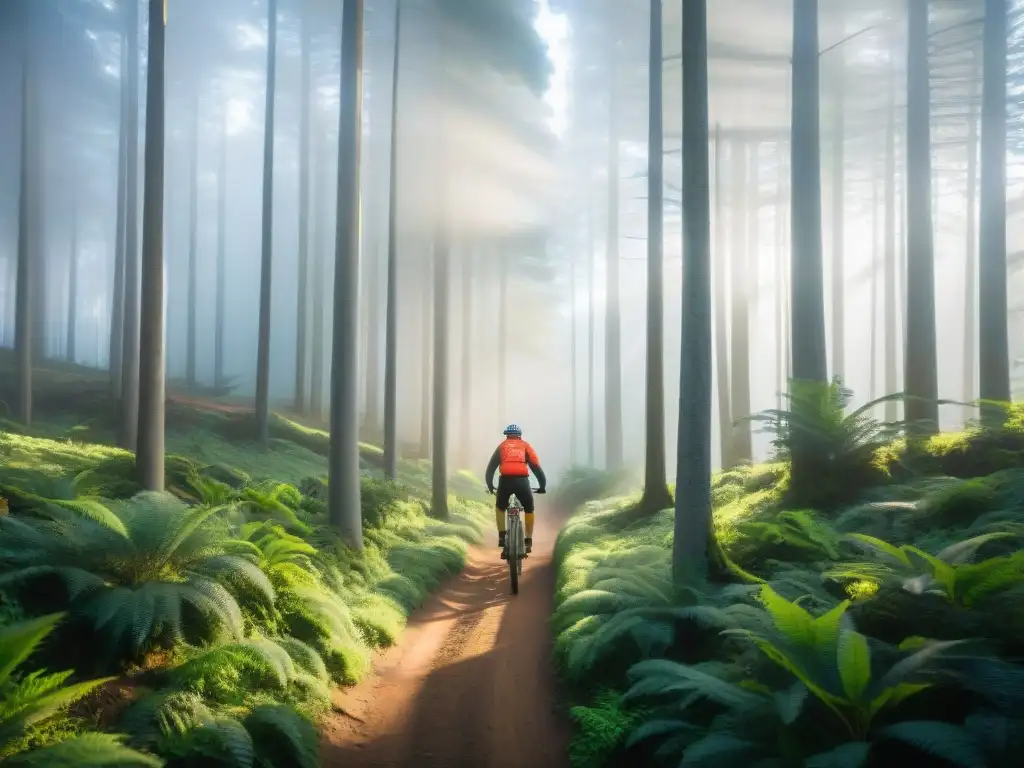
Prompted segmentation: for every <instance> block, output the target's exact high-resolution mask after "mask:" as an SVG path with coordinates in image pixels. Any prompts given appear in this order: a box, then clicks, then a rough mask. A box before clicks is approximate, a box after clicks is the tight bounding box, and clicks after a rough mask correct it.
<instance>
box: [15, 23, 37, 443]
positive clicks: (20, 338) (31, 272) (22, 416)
mask: <svg viewBox="0 0 1024 768" xmlns="http://www.w3.org/2000/svg"><path fill="white" fill-rule="evenodd" d="M23 13H24V25H25V29H24V37H23V45H24V46H25V47H24V50H23V52H22V59H21V141H20V143H21V153H20V154H21V157H20V159H19V164H20V171H19V174H18V277H17V287H16V294H15V296H16V298H15V302H16V305H15V310H14V312H15V319H14V334H15V336H14V350H15V356H16V358H17V361H18V421H20V422H21V423H22V424H23V425H25V426H26V427H28V426H31V425H32V353H33V351H34V340H33V335H34V332H35V330H36V329H35V327H34V321H33V318H34V317H35V313H34V311H33V310H34V307H33V303H34V300H35V298H36V290H35V283H36V281H37V279H38V276H37V274H36V264H35V260H34V259H33V255H34V254H33V251H35V250H36V249H37V248H38V244H37V243H36V242H34V238H33V237H32V235H33V233H32V232H31V230H30V227H31V221H32V216H31V212H30V210H29V209H30V206H31V205H32V202H33V189H32V186H31V185H32V184H33V181H34V179H33V175H34V173H36V172H38V169H36V168H33V167H32V164H31V159H32V157H33V155H32V152H31V142H32V141H33V140H34V139H33V138H32V137H30V135H29V132H30V131H35V130H37V126H36V125H35V116H36V115H35V110H34V109H33V103H34V100H35V98H37V97H36V95H35V93H36V92H35V89H34V86H35V82H34V80H33V74H34V73H33V71H32V65H33V62H32V44H31V38H32V29H33V26H34V25H33V23H32V11H31V10H30V8H29V5H28V4H27V3H26V4H24V5H23Z"/></svg>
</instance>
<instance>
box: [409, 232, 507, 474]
mask: <svg viewBox="0 0 1024 768" xmlns="http://www.w3.org/2000/svg"><path fill="white" fill-rule="evenodd" d="M435 258H436V256H435V255H434V253H433V252H431V253H430V256H429V258H424V259H423V291H422V294H421V296H422V299H423V305H422V310H423V319H422V322H421V324H420V332H421V334H422V335H421V336H420V350H421V352H422V356H421V358H420V363H421V365H422V370H421V372H420V381H421V382H422V383H423V384H422V387H421V388H420V446H421V452H422V454H423V455H424V456H429V455H430V439H431V438H430V409H431V407H432V406H431V403H432V402H433V399H432V397H431V391H430V382H431V380H432V378H433V376H434V373H433V371H434V363H433V355H432V350H431V344H432V339H433V334H434V309H433V295H432V294H433V288H432V283H433V279H432V277H433V266H432V264H433V260H434V259H435ZM502 316H503V317H504V315H502ZM498 344H499V348H500V345H501V342H500V341H499V342H498ZM499 354H500V352H499ZM499 386H500V385H499ZM499 399H500V395H499Z"/></svg>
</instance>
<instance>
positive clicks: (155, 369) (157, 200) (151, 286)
mask: <svg viewBox="0 0 1024 768" xmlns="http://www.w3.org/2000/svg"><path fill="white" fill-rule="evenodd" d="M164 13H165V8H164V0H149V59H148V65H147V73H146V157H145V166H144V169H145V174H146V175H145V186H144V194H145V198H144V201H143V207H142V294H141V299H142V301H141V306H142V315H141V328H140V349H141V352H142V353H141V355H140V358H139V435H138V438H139V440H138V453H137V456H136V468H137V471H138V473H139V481H140V482H141V483H142V487H143V488H145V489H146V490H147V491H162V490H163V489H164V250H163V240H164V32H165V24H166V21H167V20H166V18H165V17H164Z"/></svg>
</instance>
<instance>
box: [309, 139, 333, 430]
mask: <svg viewBox="0 0 1024 768" xmlns="http://www.w3.org/2000/svg"><path fill="white" fill-rule="evenodd" d="M323 133H324V132H323V127H322V126H321V125H320V121H319V120H317V121H316V122H315V133H314V134H313V139H312V140H311V144H312V149H313V157H314V158H317V163H316V169H317V170H316V175H315V177H314V178H315V181H314V188H313V206H314V213H313V262H312V265H311V267H312V273H313V279H312V291H313V311H312V318H311V319H312V323H313V334H312V343H311V345H310V346H311V348H312V350H311V353H310V354H311V356H312V359H311V360H310V366H309V377H310V385H309V405H310V409H311V410H312V412H313V414H314V416H316V418H317V419H318V420H321V421H322V420H323V418H324V411H325V408H324V299H325V297H326V294H325V291H326V290H327V288H328V286H327V270H326V266H327V264H326V257H327V250H326V246H325V243H324V236H325V230H326V228H327V210H326V206H327V169H326V167H325V163H324V157H323V155H324V149H325V146H324V144H325V142H324V136H323Z"/></svg>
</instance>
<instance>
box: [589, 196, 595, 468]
mask: <svg viewBox="0 0 1024 768" xmlns="http://www.w3.org/2000/svg"><path fill="white" fill-rule="evenodd" d="M587 246H588V249H589V250H588V253H587V466H589V467H591V468H593V467H596V466H597V456H596V453H597V435H596V431H597V424H596V413H597V404H596V400H595V397H594V384H595V382H594V370H595V365H594V358H595V356H596V354H595V353H596V351H597V342H596V339H595V336H596V334H597V312H596V311H595V309H596V303H597V302H596V298H595V297H596V296H597V248H595V247H594V206H593V201H592V200H591V199H590V197H589V195H588V198H587Z"/></svg>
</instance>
